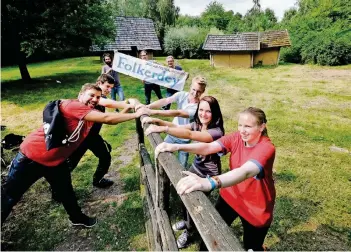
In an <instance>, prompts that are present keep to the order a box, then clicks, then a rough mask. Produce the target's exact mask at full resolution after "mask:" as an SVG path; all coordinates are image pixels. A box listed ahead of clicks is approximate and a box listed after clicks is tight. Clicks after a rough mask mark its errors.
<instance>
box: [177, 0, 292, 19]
mask: <svg viewBox="0 0 351 252" xmlns="http://www.w3.org/2000/svg"><path fill="white" fill-rule="evenodd" d="M210 2H211V0H175V1H174V4H175V5H176V6H178V7H179V8H180V14H183V15H185V14H187V15H191V16H198V15H200V14H201V12H203V11H204V10H205V9H206V6H207V5H208V4H209V3H210ZM217 2H219V3H221V4H223V6H224V9H225V10H227V11H228V10H232V11H233V12H234V13H235V12H239V13H241V14H243V15H245V13H246V12H247V11H248V10H249V9H251V8H252V6H253V1H252V0H217ZM295 3H296V0H261V1H260V4H261V8H262V9H263V10H264V9H266V8H270V9H272V10H274V13H275V15H276V16H277V18H278V20H281V19H282V18H283V15H284V12H285V11H286V10H288V9H289V8H291V7H294V6H295Z"/></svg>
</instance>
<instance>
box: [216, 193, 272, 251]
mask: <svg viewBox="0 0 351 252" xmlns="http://www.w3.org/2000/svg"><path fill="white" fill-rule="evenodd" d="M216 209H217V211H218V213H219V214H220V215H221V216H222V218H223V220H224V221H225V222H226V223H227V224H228V226H230V225H231V224H232V223H233V221H234V220H235V219H236V218H237V217H240V220H241V223H242V225H243V228H244V247H245V249H246V250H249V249H252V250H254V251H263V247H262V245H263V242H264V239H265V237H266V235H267V232H268V229H269V227H255V226H253V225H251V224H250V223H249V222H247V221H246V220H245V219H244V218H242V217H241V216H240V215H239V214H238V213H237V212H236V211H234V209H233V208H231V206H229V205H228V204H227V202H225V200H224V199H223V198H222V197H221V196H219V197H218V200H217V203H216Z"/></svg>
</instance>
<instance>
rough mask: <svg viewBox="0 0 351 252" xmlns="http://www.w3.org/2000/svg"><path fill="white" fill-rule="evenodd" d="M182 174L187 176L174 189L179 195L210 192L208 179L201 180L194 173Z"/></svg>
mask: <svg viewBox="0 0 351 252" xmlns="http://www.w3.org/2000/svg"><path fill="white" fill-rule="evenodd" d="M157 147H158V146H157ZM182 173H183V174H186V175H188V176H186V177H184V178H181V179H180V180H179V181H178V183H177V186H176V189H177V193H178V194H179V195H183V194H186V193H190V192H193V191H203V192H209V191H211V188H212V186H211V183H210V180H209V179H207V178H201V177H199V176H197V175H196V174H195V173H192V172H189V171H183V172H182Z"/></svg>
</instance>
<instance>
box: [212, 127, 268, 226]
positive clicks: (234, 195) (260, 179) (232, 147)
mask: <svg viewBox="0 0 351 252" xmlns="http://www.w3.org/2000/svg"><path fill="white" fill-rule="evenodd" d="M217 141H218V142H219V144H220V145H221V146H222V147H223V152H224V153H227V152H230V153H231V155H230V161H229V166H230V170H233V169H237V168H239V167H241V166H242V165H243V164H244V163H246V162H247V161H249V160H250V161H252V162H254V163H255V164H256V165H257V166H258V167H259V168H260V170H261V171H260V173H259V174H258V175H257V176H255V177H252V178H248V179H245V180H244V181H242V182H240V183H239V184H236V185H234V186H230V187H226V188H222V189H221V190H220V195H221V196H222V198H223V199H224V200H225V201H226V202H227V203H228V204H229V205H230V206H231V207H232V208H233V209H234V210H235V211H236V212H237V213H238V214H239V215H240V216H241V217H243V218H244V219H245V220H246V221H248V222H249V223H250V224H251V225H253V226H255V227H264V226H269V225H270V223H271V222H272V219H273V208H274V202H275V187H274V181H273V177H272V168H273V162H274V158H275V147H274V145H273V144H272V143H271V140H270V139H269V138H268V137H265V136H262V137H261V138H260V140H259V142H258V143H257V144H256V145H255V146H253V147H246V146H245V143H244V141H243V140H242V138H241V136H240V133H239V132H234V133H232V134H229V135H226V136H223V137H221V138H220V139H218V140H217Z"/></svg>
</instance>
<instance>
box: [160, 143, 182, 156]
mask: <svg viewBox="0 0 351 252" xmlns="http://www.w3.org/2000/svg"><path fill="white" fill-rule="evenodd" d="M176 150H177V146H176V145H175V144H169V143H166V142H163V143H160V144H159V145H157V147H156V149H155V157H156V158H157V157H158V155H159V154H160V153H161V152H166V151H170V152H174V151H176Z"/></svg>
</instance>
